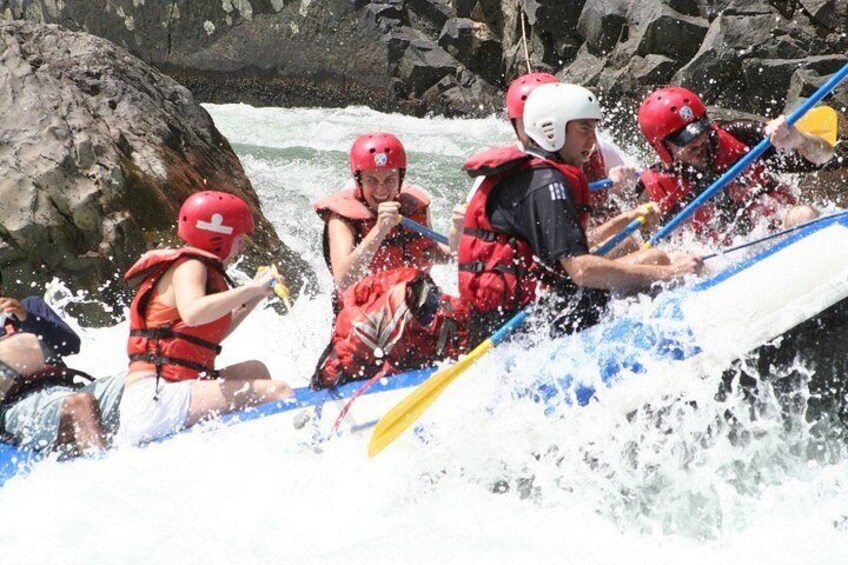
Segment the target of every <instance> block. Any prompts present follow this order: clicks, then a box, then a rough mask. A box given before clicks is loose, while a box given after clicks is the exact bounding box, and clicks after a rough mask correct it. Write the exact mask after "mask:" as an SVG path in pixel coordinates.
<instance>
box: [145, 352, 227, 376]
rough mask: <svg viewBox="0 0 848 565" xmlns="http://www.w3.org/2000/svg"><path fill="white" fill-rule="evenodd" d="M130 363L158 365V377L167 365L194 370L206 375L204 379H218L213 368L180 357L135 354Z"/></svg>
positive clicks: (216, 372)
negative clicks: (142, 362)
mask: <svg viewBox="0 0 848 565" xmlns="http://www.w3.org/2000/svg"><path fill="white" fill-rule="evenodd" d="M130 361H144V362H146V363H152V364H153V365H156V369H157V371H156V373H157V376H158V375H159V373H161V371H160V370H159V369H160V368H161V367H164V366H165V365H178V366H180V367H186V368H188V369H193V370H195V371H197V372H198V373H205V374H206V376H205V377H202V378H206V379H217V378H218V371H217V370H215V369H214V368H212V367H207V366H206V365H203V364H201V363H195V362H194V361H189V360H188V359H180V358H179V357H166V356H164V355H161V354H156V353H134V354H132V355H130Z"/></svg>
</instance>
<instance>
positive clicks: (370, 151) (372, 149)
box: [368, 147, 377, 153]
mask: <svg viewBox="0 0 848 565" xmlns="http://www.w3.org/2000/svg"><path fill="white" fill-rule="evenodd" d="M368 152H369V153H376V152H377V150H376V149H374V148H373V147H372V148H371V149H369V150H368Z"/></svg>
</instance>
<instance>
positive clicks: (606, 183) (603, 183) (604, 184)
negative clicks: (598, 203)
mask: <svg viewBox="0 0 848 565" xmlns="http://www.w3.org/2000/svg"><path fill="white" fill-rule="evenodd" d="M612 185H613V182H612V179H602V180H596V181H592V182H590V183H589V190H591V191H592V192H597V191H598V190H603V189H605V188H609V187H611V186H612Z"/></svg>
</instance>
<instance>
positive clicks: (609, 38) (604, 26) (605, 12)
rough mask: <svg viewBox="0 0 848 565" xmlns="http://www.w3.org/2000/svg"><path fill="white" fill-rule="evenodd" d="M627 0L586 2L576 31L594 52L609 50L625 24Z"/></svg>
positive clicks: (617, 40) (614, 44)
mask: <svg viewBox="0 0 848 565" xmlns="http://www.w3.org/2000/svg"><path fill="white" fill-rule="evenodd" d="M629 5H630V2H629V1H628V0H598V1H597V2H587V3H586V5H585V6H584V7H583V11H582V12H581V13H580V19H578V20H577V31H578V32H580V35H581V36H582V37H583V39H585V40H586V45H588V46H589V49H590V50H591V51H592V52H593V53H594V54H599V55H603V54H607V53H609V52H611V51H612V50H613V49H614V48H615V46H616V45H617V44H618V42H619V41H621V39H622V34H623V33H624V28H625V26H626V25H627V8H628V6H629Z"/></svg>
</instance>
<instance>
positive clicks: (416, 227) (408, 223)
mask: <svg viewBox="0 0 848 565" xmlns="http://www.w3.org/2000/svg"><path fill="white" fill-rule="evenodd" d="M400 223H401V225H403V226H404V227H405V228H409V229H411V230H412V231H416V232H418V233H420V234H421V235H426V236H427V237H429V238H430V239H432V240H434V241H438V242H439V243H442V244H444V245H450V244H449V243H448V238H447V237H445V236H443V235H442V234H440V233H438V232H435V231H433V230H431V229H430V228H428V227H427V226H423V225H421V224H419V223H418V222H416V221H414V220H410V219H409V218H406V217H404V216H401V217H400Z"/></svg>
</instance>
